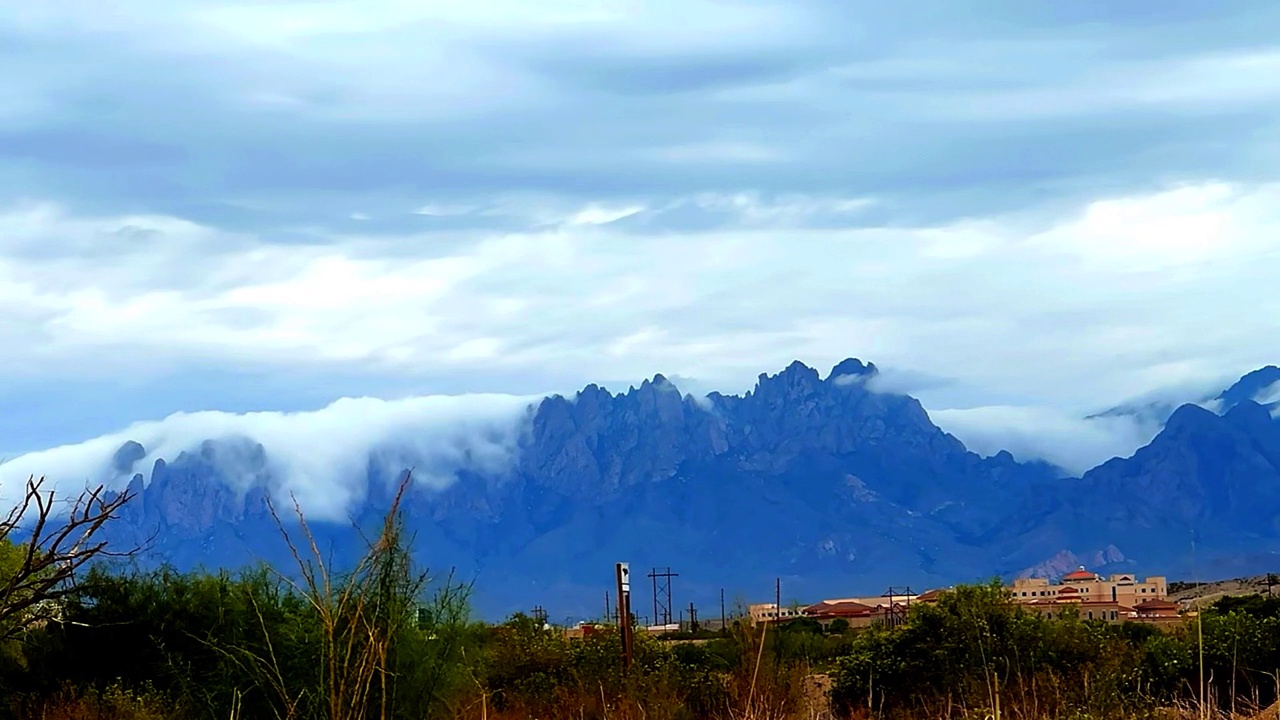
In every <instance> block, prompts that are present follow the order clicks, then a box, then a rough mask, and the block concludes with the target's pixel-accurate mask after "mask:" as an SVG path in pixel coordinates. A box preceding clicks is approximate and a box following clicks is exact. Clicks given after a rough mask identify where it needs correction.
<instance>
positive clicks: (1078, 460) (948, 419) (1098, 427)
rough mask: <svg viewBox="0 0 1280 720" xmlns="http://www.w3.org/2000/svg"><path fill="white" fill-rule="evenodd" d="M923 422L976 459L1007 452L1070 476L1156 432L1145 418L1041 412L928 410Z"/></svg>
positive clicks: (1123, 452)
mask: <svg viewBox="0 0 1280 720" xmlns="http://www.w3.org/2000/svg"><path fill="white" fill-rule="evenodd" d="M929 417H930V418H932V419H933V421H934V422H935V423H936V424H937V425H938V426H939V427H941V428H942V429H943V430H946V431H947V432H949V433H951V434H952V435H955V436H956V437H958V438H960V441H961V442H963V443H964V444H965V446H966V447H968V448H969V449H970V450H972V451H974V452H976V453H979V454H981V455H987V456H990V455H994V454H996V453H998V452H1000V451H1001V450H1008V451H1009V452H1011V453H1013V455H1014V457H1016V458H1018V459H1019V460H1023V461H1026V460H1035V459H1038V460H1045V461H1047V462H1050V463H1053V464H1054V465H1057V466H1058V467H1060V468H1063V469H1064V470H1067V471H1068V472H1070V473H1072V474H1075V475H1079V474H1082V473H1084V472H1085V471H1086V470H1089V469H1090V468H1093V467H1096V466H1097V465H1100V464H1101V463H1104V462H1106V461H1107V460H1110V459H1111V458H1113V457H1128V456H1129V455H1131V454H1133V451H1134V450H1136V449H1137V448H1139V447H1141V446H1143V445H1145V444H1147V443H1149V442H1151V439H1152V438H1154V437H1155V436H1156V433H1158V432H1159V431H1160V423H1159V422H1158V421H1153V420H1151V419H1149V418H1134V417H1103V418H1094V419H1089V420H1086V419H1084V418H1082V417H1079V416H1077V415H1073V414H1071V413H1068V412H1064V411H1062V410H1056V409H1053V408H1044V407H1013V406H991V407H977V408H966V409H952V410H931V411H930V412H929Z"/></svg>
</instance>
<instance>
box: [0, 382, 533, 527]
mask: <svg viewBox="0 0 1280 720" xmlns="http://www.w3.org/2000/svg"><path fill="white" fill-rule="evenodd" d="M540 399H541V396H530V397H516V396H508V395H465V396H427V397H417V398H408V399H403V400H379V399H375V398H344V399H341V400H338V401H336V402H334V403H332V404H331V405H329V406H327V407H325V408H323V409H320V410H316V411H312V412H296V413H280V412H256V413H249V414H232V413H223V412H196V413H178V414H174V415H171V416H169V417H167V418H165V419H164V420H160V421H154V422H140V423H137V424H134V425H132V426H130V427H128V428H125V429H124V430H121V431H119V432H116V433H111V434H109V435H105V436H102V437H99V438H95V439H93V440H89V441H86V442H82V443H77V444H73V445H65V446H62V447H56V448H52V449H49V450H43V451H40V452H34V453H29V454H26V455H21V456H19V457H16V458H13V459H11V460H8V461H7V462H4V463H3V464H0V503H3V504H7V503H9V502H11V501H12V500H13V499H14V497H15V495H14V494H15V493H16V492H17V490H18V488H20V486H21V483H22V482H24V481H25V480H26V479H27V478H28V477H31V476H36V477H40V476H43V477H46V478H48V480H49V481H50V482H51V483H53V486H54V487H61V488H63V489H66V490H69V491H73V490H74V489H75V488H77V487H80V486H82V485H83V484H84V483H86V482H87V483H95V484H96V483H99V482H102V483H107V484H109V485H110V486H111V487H115V488H120V487H122V486H123V485H125V484H127V483H128V481H129V479H130V477H131V475H127V474H126V475H123V476H116V475H115V473H114V472H113V470H112V469H111V461H112V456H113V455H114V453H115V452H116V450H117V449H119V448H120V446H121V445H122V444H124V443H125V442H126V441H129V440H133V441H136V442H139V443H141V444H142V446H143V447H144V448H145V449H146V450H147V456H146V458H145V459H144V460H143V461H141V462H139V463H138V464H137V465H136V466H135V468H134V469H135V471H137V472H141V473H142V474H143V475H144V477H145V478H146V479H147V480H148V481H149V480H150V473H151V468H152V466H153V465H154V464H155V461H156V460H157V459H164V460H166V461H170V462H171V461H173V460H174V459H175V458H176V457H177V456H178V454H179V453H181V452H183V451H194V450H198V449H199V447H200V445H201V443H202V442H203V441H205V440H214V441H235V440H242V439H246V438H247V439H250V440H253V441H256V442H259V443H261V444H262V445H263V447H264V448H265V450H266V454H267V458H268V463H269V468H270V471H271V473H272V476H273V481H274V482H275V483H276V487H275V488H273V490H274V492H276V493H278V494H284V495H288V494H293V495H294V496H296V497H297V499H298V502H299V504H300V505H301V506H302V508H303V510H304V511H305V512H307V514H308V515H309V516H313V517H315V518H317V519H327V520H340V519H342V518H344V517H345V513H346V512H347V511H348V510H349V509H351V506H352V503H354V502H356V501H358V500H359V499H360V498H361V497H363V493H364V491H365V488H364V487H363V479H364V477H365V471H366V468H367V467H368V463H369V462H370V460H371V459H373V460H374V461H375V462H385V463H386V465H387V466H386V467H385V468H384V470H385V471H387V472H389V473H395V472H399V471H400V470H402V469H404V468H406V467H411V468H413V469H414V477H415V482H416V484H417V485H418V486H420V487H428V488H441V487H444V486H446V485H448V484H450V483H452V482H453V481H454V480H455V473H456V472H457V471H458V470H460V469H469V470H474V471H479V472H484V473H487V474H493V475H499V474H501V473H503V472H504V471H506V470H508V469H509V468H510V466H511V463H512V462H513V460H514V459H515V452H516V444H517V442H518V440H519V438H520V435H521V433H523V432H524V431H525V421H526V419H527V417H528V414H527V410H528V408H529V407H530V405H531V404H532V403H536V402H538V401H539V400H540ZM237 470H239V472H237ZM228 471H229V477H228V479H229V480H230V481H231V482H232V483H233V486H234V487H236V489H238V490H242V491H243V490H245V489H247V486H248V484H249V483H250V482H251V480H252V478H251V477H248V476H247V475H246V474H245V469H244V468H239V469H237V468H228Z"/></svg>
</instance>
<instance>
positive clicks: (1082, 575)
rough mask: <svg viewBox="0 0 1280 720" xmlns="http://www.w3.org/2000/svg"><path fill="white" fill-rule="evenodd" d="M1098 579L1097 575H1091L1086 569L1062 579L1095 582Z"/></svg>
mask: <svg viewBox="0 0 1280 720" xmlns="http://www.w3.org/2000/svg"><path fill="white" fill-rule="evenodd" d="M1097 577H1098V575H1097V573H1091V572H1089V571H1088V570H1085V569H1084V568H1080V569H1079V570H1076V571H1075V572H1069V573H1067V574H1066V575H1063V576H1062V579H1063V580H1093V579H1095V578H1097Z"/></svg>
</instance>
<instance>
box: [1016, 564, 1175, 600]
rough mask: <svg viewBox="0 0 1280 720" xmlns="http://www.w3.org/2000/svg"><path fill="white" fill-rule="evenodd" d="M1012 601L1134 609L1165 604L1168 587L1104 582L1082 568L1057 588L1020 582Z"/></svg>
mask: <svg viewBox="0 0 1280 720" xmlns="http://www.w3.org/2000/svg"><path fill="white" fill-rule="evenodd" d="M1009 590H1010V592H1011V593H1012V595H1013V599H1014V600H1017V601H1018V602H1021V603H1039V602H1045V601H1050V600H1057V601H1065V602H1098V603H1101V602H1106V603H1115V604H1117V605H1121V606H1124V607H1133V606H1135V605H1138V604H1140V603H1143V602H1145V601H1147V600H1164V599H1165V596H1166V595H1168V593H1169V583H1168V582H1167V581H1166V580H1165V578H1163V577H1149V578H1147V579H1146V580H1142V581H1139V580H1138V579H1137V578H1136V577H1134V576H1133V575H1130V574H1123V573H1122V574H1119V575H1112V576H1111V577H1109V578H1103V577H1102V576H1101V575H1098V574H1097V573H1092V572H1089V571H1088V570H1085V569H1084V568H1083V567H1081V568H1080V569H1079V570H1076V571H1075V572H1069V573H1067V574H1066V575H1063V576H1062V578H1061V579H1060V580H1059V582H1058V583H1057V584H1051V583H1050V582H1049V581H1048V580H1047V579H1045V578H1020V579H1018V580H1014V581H1013V587H1011V588H1009Z"/></svg>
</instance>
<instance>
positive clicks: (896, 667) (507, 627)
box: [0, 500, 1280, 720]
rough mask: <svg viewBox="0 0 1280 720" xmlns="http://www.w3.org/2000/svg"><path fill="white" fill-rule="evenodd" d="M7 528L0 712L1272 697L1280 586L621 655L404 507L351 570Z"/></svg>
mask: <svg viewBox="0 0 1280 720" xmlns="http://www.w3.org/2000/svg"><path fill="white" fill-rule="evenodd" d="M111 502H115V501H114V500H112V501H111ZM116 507H118V505H116ZM90 515H92V513H90ZM298 519H299V520H301V518H300V517H299V518H298ZM98 526H100V524H99V525H98ZM284 526H285V525H284V523H282V524H281V527H282V531H283V528H284ZM16 527H17V526H16V524H14V523H12V522H10V524H9V525H8V526H4V525H0V604H3V605H4V606H3V607H0V717H9V718H46V719H49V720H54V719H57V718H68V719H69V718H88V719H98V720H126V719H128V720H162V719H164V720H168V719H174V720H177V719H183V720H187V719H193V720H194V719H205V718H207V719H209V720H215V719H216V720H228V719H231V720H234V719H235V718H292V719H297V720H311V719H313V718H315V719H321V718H323V719H326V720H345V719H355V718H378V719H379V720H388V719H392V718H405V719H408V718H413V719H415V720H427V719H430V718H477V719H480V718H483V719H485V720H488V719H490V718H494V719H499V720H500V719H504V718H511V719H515V718H522V719H523V718H577V719H579V720H585V719H587V718H599V719H601V720H603V719H604V718H616V719H619V720H627V719H632V718H634V719H637V720H638V719H640V718H644V719H645V720H650V719H663V718H670V719H673V720H674V719H678V718H691V719H692V718H713V719H723V720H739V719H747V718H751V719H756V718H761V719H763V718H768V719H770V720H783V719H786V718H818V717H829V716H832V715H835V716H841V717H879V718H902V719H904V720H905V719H908V718H944V717H945V718H983V719H986V718H991V719H992V720H996V719H998V718H1006V717H1007V718H1027V719H1031V718H1037V719H1038V718H1098V719H1102V718H1117V719H1119V718H1126V719H1128V718H1147V717H1152V718H1154V717H1169V716H1185V717H1205V716H1207V714H1209V713H1210V712H1212V713H1213V714H1215V715H1217V716H1221V717H1226V716H1232V715H1235V716H1238V717H1248V716H1250V715H1252V714H1254V713H1256V712H1257V711H1258V710H1260V709H1261V708H1264V707H1266V706H1268V705H1270V704H1272V703H1274V702H1275V701H1276V698H1277V695H1278V694H1280V599H1266V598H1262V597H1256V596H1255V597H1249V598H1224V599H1222V600H1220V601H1218V603H1217V604H1216V605H1215V606H1214V607H1213V608H1212V610H1211V611H1209V612H1206V613H1205V614H1204V615H1203V616H1202V617H1201V618H1199V620H1200V622H1190V623H1185V624H1183V625H1181V626H1178V627H1175V628H1172V629H1167V630H1160V629H1156V628H1154V627H1151V626H1146V625H1138V624H1119V625H1108V624H1104V623H1101V622H1092V621H1083V620H1080V619H1079V618H1076V617H1064V618H1054V619H1046V618H1041V617H1040V616H1038V615H1034V614H1031V613H1027V612H1025V611H1024V610H1022V609H1021V608H1020V607H1019V606H1017V605H1016V604H1013V603H1011V602H1010V601H1009V599H1008V598H1007V596H1006V595H1005V594H1004V591H1003V589H1002V588H1001V587H1000V586H999V585H998V584H995V583H993V584H990V585H985V586H970V587H961V588H957V589H956V590H954V591H952V592H949V593H945V594H944V595H943V596H942V598H941V600H940V601H939V602H937V603H936V604H930V605H920V606H917V607H913V608H912V609H911V613H910V615H909V617H908V619H907V621H906V622H905V624H904V625H902V626H901V627H897V628H868V629H864V630H860V631H854V630H850V629H849V628H848V627H847V625H843V624H840V623H837V624H836V625H833V626H832V627H830V628H825V629H824V628H823V627H822V626H820V625H819V624H817V623H816V622H814V621H811V620H797V621H793V622H790V623H787V624H785V625H783V626H782V627H780V628H768V629H765V628H752V627H748V626H747V625H745V624H742V623H735V624H733V626H732V627H730V628H727V629H725V630H724V631H721V632H718V633H705V632H704V633H701V634H700V637H699V638H698V639H696V640H693V641H682V642H674V641H670V640H667V641H664V640H661V639H657V638H652V637H646V636H644V635H642V634H638V635H637V646H636V652H635V660H634V664H633V666H632V667H631V668H630V669H628V670H624V668H623V665H622V660H621V656H622V653H621V641H620V638H619V636H618V634H617V633H615V632H609V631H607V630H606V631H604V632H601V633H599V634H595V635H591V636H588V637H586V638H581V639H568V638H566V636H565V634H564V633H563V632H562V631H561V630H559V629H555V628H547V627H545V626H543V625H541V624H540V623H538V622H536V621H534V620H533V619H531V618H529V617H526V616H523V615H517V616H515V617H513V618H510V619H509V620H508V621H507V622H505V623H502V624H500V625H489V624H485V623H480V622H475V621H473V620H472V619H471V618H470V617H469V616H468V613H467V588H466V587H463V586H460V585H458V584H457V583H455V582H453V581H452V579H451V578H450V577H449V576H447V575H444V576H432V575H428V574H425V573H423V572H420V571H418V570H417V569H415V568H414V567H413V564H412V563H411V561H410V554H409V552H408V550H407V545H408V539H407V538H406V537H404V535H403V528H402V526H401V524H400V521H399V517H398V513H396V512H395V511H394V510H393V512H392V513H390V514H389V515H388V517H387V519H386V522H385V524H384V525H383V526H382V527H381V529H380V531H379V532H378V533H375V536H374V537H373V539H372V540H371V541H370V544H369V548H368V553H367V555H366V557H365V558H364V560H363V561H362V562H360V563H359V564H358V565H357V566H356V567H354V568H348V569H346V570H345V571H344V572H342V573H336V572H333V571H332V570H331V569H330V568H328V567H327V566H326V565H325V563H324V559H323V558H322V557H321V556H320V553H319V552H318V551H316V550H315V548H314V546H313V545H312V544H311V543H310V540H309V534H308V533H307V532H306V526H305V523H302V524H301V531H299V532H297V533H295V537H289V540H290V543H291V547H293V548H294V558H295V560H296V567H295V568H290V569H289V571H288V572H277V571H276V570H275V569H271V568H260V569H255V570H250V571H246V572H242V573H238V574H231V573H227V572H221V573H179V572H176V571H174V570H172V569H165V568H161V569H157V570H148V571H138V570H128V569H126V568H127V567H128V566H127V565H121V564H112V563H110V562H105V563H104V562H98V563H96V564H92V565H86V566H85V567H88V568H89V569H88V570H87V572H79V573H74V574H73V575H60V576H57V577H55V576H54V573H59V572H62V570H61V568H64V567H65V566H66V562H64V561H65V560H66V558H65V557H63V558H60V557H58V556H56V553H55V556H53V558H52V560H50V561H49V562H43V561H41V558H45V557H46V556H45V555H42V554H41V553H42V552H43V550H40V548H39V547H38V546H39V543H40V542H41V541H40V540H39V537H37V539H36V540H35V541H32V540H31V539H30V538H28V539H25V540H24V539H22V538H17V537H16V536H15V537H8V536H9V535H11V534H12V533H13V531H14V529H15V528H16ZM87 527H89V528H90V529H92V527H97V526H87ZM89 534H90V535H92V532H90V533H89ZM37 536H39V533H37ZM33 542H34V543H35V544H34V545H33ZM67 547H72V548H73V550H71V551H73V552H83V551H84V549H85V548H95V547H97V546H96V545H94V544H92V543H80V544H73V545H71V546H67ZM75 548H78V549H75ZM46 549H47V548H46ZM64 551H65V547H64ZM104 557H105V556H100V557H97V558H96V559H97V560H103V559H104ZM46 559H48V558H46ZM89 559H95V558H93V557H90V558H85V561H87V560H89ZM82 564H83V563H82ZM76 567H78V566H76ZM51 579H53V580H56V582H53V583H52V584H51V583H50V580H51ZM824 678H825V679H826V680H827V683H823V682H822V679H824ZM828 685H829V692H828ZM1202 698H1203V699H1204V704H1203V705H1201V704H1200V701H1201V699H1202Z"/></svg>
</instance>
